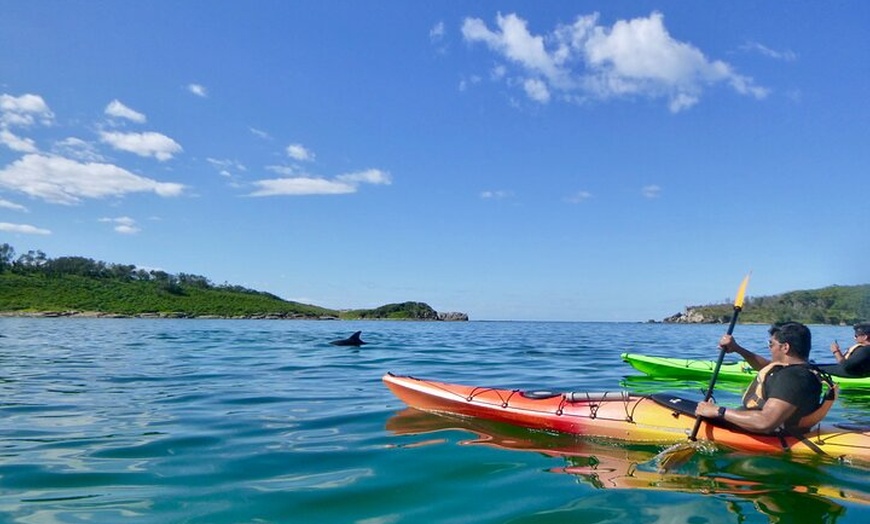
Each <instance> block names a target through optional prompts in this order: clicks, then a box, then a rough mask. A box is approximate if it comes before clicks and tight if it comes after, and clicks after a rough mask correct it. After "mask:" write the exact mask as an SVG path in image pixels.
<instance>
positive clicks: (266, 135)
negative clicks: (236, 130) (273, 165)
mask: <svg viewBox="0 0 870 524" xmlns="http://www.w3.org/2000/svg"><path fill="white" fill-rule="evenodd" d="M250 130H251V133H252V134H253V135H254V136H256V137H258V138H262V139H263V140H272V137H271V135H269V133H267V132H265V131H263V130H262V129H257V128H255V127H252V128H250Z"/></svg>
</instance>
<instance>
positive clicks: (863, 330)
mask: <svg viewBox="0 0 870 524" xmlns="http://www.w3.org/2000/svg"><path fill="white" fill-rule="evenodd" d="M854 329H855V334H856V335H870V322H858V323H857V324H855V326H854Z"/></svg>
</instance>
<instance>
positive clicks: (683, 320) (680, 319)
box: [662, 307, 721, 324]
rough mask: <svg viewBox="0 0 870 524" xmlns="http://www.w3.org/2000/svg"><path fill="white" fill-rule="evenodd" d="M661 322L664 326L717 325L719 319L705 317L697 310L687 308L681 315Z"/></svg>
mask: <svg viewBox="0 0 870 524" xmlns="http://www.w3.org/2000/svg"><path fill="white" fill-rule="evenodd" d="M662 322H664V323H665V324H719V323H721V319H720V318H719V317H715V318H712V317H707V316H705V315H704V314H703V313H701V312H700V311H698V310H697V309H694V308H691V307H687V308H686V310H685V311H683V312H682V313H677V314H676V315H671V316H669V317H667V318H665V319H662Z"/></svg>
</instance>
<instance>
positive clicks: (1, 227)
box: [0, 222, 51, 235]
mask: <svg viewBox="0 0 870 524" xmlns="http://www.w3.org/2000/svg"><path fill="white" fill-rule="evenodd" d="M0 231H6V232H7V233H22V234H25V235H50V234H51V231H49V230H48V229H42V228H39V227H36V226H31V225H30V224H10V223H9V222H0Z"/></svg>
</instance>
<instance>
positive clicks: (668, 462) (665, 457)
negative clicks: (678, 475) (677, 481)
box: [653, 440, 718, 473]
mask: <svg viewBox="0 0 870 524" xmlns="http://www.w3.org/2000/svg"><path fill="white" fill-rule="evenodd" d="M717 449H718V448H717V447H716V445H715V444H713V443H712V442H709V441H707V440H687V441H685V442H678V443H676V444H674V445H673V446H670V447H669V448H666V449H664V450H662V451H661V452H660V453H659V454H658V455H656V456H655V457H653V460H654V461H655V464H656V469H658V471H659V473H667V472H668V471H672V470H675V469H678V468H679V467H680V466H682V465H684V464H685V463H687V462H689V460H691V459H692V457H694V456H695V454H696V453H702V454H707V455H710V454H712V453H714V452H715V451H716V450H717Z"/></svg>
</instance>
